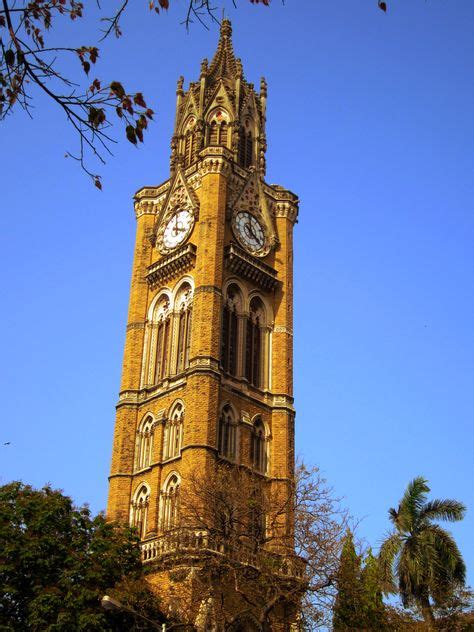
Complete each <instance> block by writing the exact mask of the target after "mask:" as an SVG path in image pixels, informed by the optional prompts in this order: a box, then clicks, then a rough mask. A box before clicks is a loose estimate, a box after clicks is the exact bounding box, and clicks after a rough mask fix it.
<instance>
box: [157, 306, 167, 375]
mask: <svg viewBox="0 0 474 632" xmlns="http://www.w3.org/2000/svg"><path fill="white" fill-rule="evenodd" d="M169 338H170V319H169V317H167V318H161V319H160V321H159V322H158V331H157V337H156V363H155V383H156V382H159V381H160V380H162V379H163V378H164V377H165V376H166V375H167V373H168V347H169Z"/></svg>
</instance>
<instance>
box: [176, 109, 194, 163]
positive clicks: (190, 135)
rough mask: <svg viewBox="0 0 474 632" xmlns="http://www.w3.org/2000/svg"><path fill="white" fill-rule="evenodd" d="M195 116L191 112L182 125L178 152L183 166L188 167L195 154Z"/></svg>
mask: <svg viewBox="0 0 474 632" xmlns="http://www.w3.org/2000/svg"><path fill="white" fill-rule="evenodd" d="M196 122H197V117H196V116H195V115H194V114H191V115H190V116H188V117H187V119H186V121H185V122H184V125H183V127H182V134H181V136H182V138H181V146H180V153H181V155H182V157H183V163H184V167H185V168H186V167H189V166H190V165H191V164H192V163H193V162H194V161H195V160H196V156H197V149H198V148H197V137H196Z"/></svg>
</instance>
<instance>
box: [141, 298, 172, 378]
mask: <svg viewBox="0 0 474 632" xmlns="http://www.w3.org/2000/svg"><path fill="white" fill-rule="evenodd" d="M171 329H172V314H171V292H170V290H169V289H168V288H165V289H163V290H161V291H160V292H159V293H158V294H157V295H156V296H155V298H154V299H153V301H152V302H151V305H150V308H149V310H148V319H147V322H146V325H145V338H144V345H143V363H142V380H141V381H142V385H144V386H146V385H151V384H157V383H158V382H159V381H160V380H162V379H163V378H164V377H166V376H167V375H168V373H169V367H170V350H171Z"/></svg>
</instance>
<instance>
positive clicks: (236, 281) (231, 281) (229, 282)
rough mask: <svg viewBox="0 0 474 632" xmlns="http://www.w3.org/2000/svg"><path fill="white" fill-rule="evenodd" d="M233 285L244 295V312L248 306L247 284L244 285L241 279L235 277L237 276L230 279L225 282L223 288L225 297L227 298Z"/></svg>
mask: <svg viewBox="0 0 474 632" xmlns="http://www.w3.org/2000/svg"><path fill="white" fill-rule="evenodd" d="M231 285H236V286H237V287H238V288H239V291H240V293H241V295H242V310H244V308H245V306H246V305H247V304H248V291H247V288H246V286H245V284H244V283H242V281H241V279H239V277H235V276H232V277H229V278H228V279H226V280H225V282H224V284H223V286H222V294H223V296H226V294H227V290H228V288H229V287H230V286H231Z"/></svg>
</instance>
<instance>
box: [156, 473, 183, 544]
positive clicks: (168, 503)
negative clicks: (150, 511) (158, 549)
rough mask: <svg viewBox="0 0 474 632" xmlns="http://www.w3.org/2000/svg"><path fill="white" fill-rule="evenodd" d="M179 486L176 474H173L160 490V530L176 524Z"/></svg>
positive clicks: (166, 529)
mask: <svg viewBox="0 0 474 632" xmlns="http://www.w3.org/2000/svg"><path fill="white" fill-rule="evenodd" d="M179 486H180V480H179V477H178V475H177V474H173V475H172V476H171V477H170V478H169V479H168V481H167V482H166V483H165V486H164V488H163V490H162V492H161V531H162V532H165V531H169V530H170V529H174V528H175V527H177V526H178V512H179Z"/></svg>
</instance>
